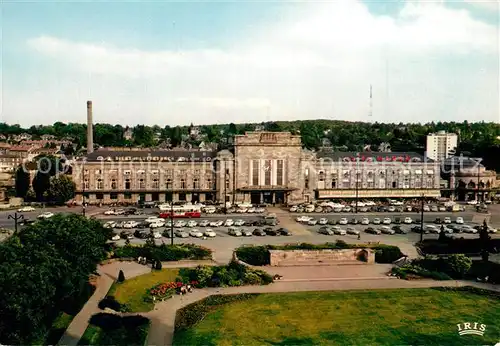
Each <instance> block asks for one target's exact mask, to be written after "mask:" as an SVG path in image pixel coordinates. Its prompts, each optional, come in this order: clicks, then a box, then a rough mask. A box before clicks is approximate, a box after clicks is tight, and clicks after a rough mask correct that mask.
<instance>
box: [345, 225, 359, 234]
mask: <svg viewBox="0 0 500 346" xmlns="http://www.w3.org/2000/svg"><path fill="white" fill-rule="evenodd" d="M346 231H347V234H354V235H358V234H359V231H358V230H357V229H354V228H352V227H347V230H346Z"/></svg>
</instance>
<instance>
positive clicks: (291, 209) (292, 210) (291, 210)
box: [289, 205, 297, 213]
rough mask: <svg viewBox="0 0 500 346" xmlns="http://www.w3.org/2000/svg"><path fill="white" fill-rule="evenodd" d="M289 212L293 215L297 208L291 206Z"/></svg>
mask: <svg viewBox="0 0 500 346" xmlns="http://www.w3.org/2000/svg"><path fill="white" fill-rule="evenodd" d="M289 210H290V212H291V213H295V212H296V211H297V206H296V205H294V206H291V207H290V209H289Z"/></svg>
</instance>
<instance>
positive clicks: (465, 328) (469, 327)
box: [457, 322, 486, 336]
mask: <svg viewBox="0 0 500 346" xmlns="http://www.w3.org/2000/svg"><path fill="white" fill-rule="evenodd" d="M457 327H458V334H459V335H480V336H483V335H484V332H485V331H486V324H481V323H478V322H464V323H459V324H457Z"/></svg>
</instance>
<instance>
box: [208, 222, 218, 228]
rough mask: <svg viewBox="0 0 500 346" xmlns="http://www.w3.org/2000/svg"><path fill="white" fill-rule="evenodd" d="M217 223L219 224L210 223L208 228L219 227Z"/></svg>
mask: <svg viewBox="0 0 500 346" xmlns="http://www.w3.org/2000/svg"><path fill="white" fill-rule="evenodd" d="M218 223H219V221H217V220H216V221H210V223H209V226H210V227H219V226H218Z"/></svg>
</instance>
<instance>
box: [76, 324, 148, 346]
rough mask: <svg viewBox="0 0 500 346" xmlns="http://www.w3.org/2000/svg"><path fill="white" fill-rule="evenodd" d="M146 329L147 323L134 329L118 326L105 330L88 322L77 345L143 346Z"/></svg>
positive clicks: (146, 334) (146, 333) (146, 335)
mask: <svg viewBox="0 0 500 346" xmlns="http://www.w3.org/2000/svg"><path fill="white" fill-rule="evenodd" d="M148 331H149V325H145V326H142V327H139V328H137V329H134V330H130V329H126V328H118V329H115V330H110V331H107V332H106V331H104V330H103V329H101V328H99V327H97V326H94V325H92V324H89V326H88V327H87V329H86V330H85V333H83V336H82V338H81V339H80V341H79V342H78V345H106V346H107V345H113V346H122V345H123V346H131V345H137V346H144V344H145V342H146V338H147V337H148Z"/></svg>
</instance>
